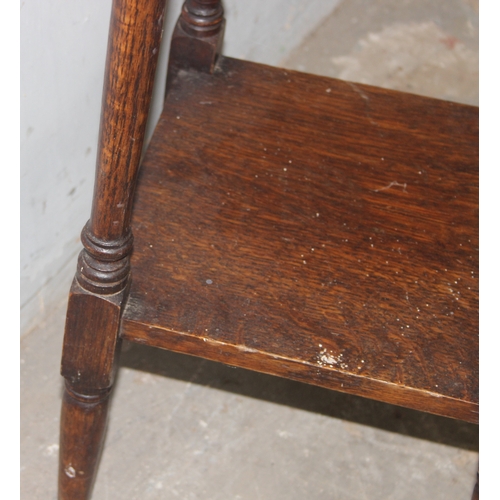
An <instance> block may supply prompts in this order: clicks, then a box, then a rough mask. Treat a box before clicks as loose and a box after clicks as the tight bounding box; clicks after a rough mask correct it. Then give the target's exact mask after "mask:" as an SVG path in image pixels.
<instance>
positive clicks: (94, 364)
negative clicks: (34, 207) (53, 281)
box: [59, 250, 127, 500]
mask: <svg viewBox="0 0 500 500" xmlns="http://www.w3.org/2000/svg"><path fill="white" fill-rule="evenodd" d="M85 253H86V250H84V251H83V252H82V254H83V256H85ZM79 268H80V269H82V268H85V264H84V263H82V255H81V256H80V261H79ZM115 277H116V275H115ZM79 278H81V276H78V275H77V278H75V280H74V282H73V285H72V287H71V292H70V296H69V303H68V313H67V316H66V329H65V334H64V346H63V355H62V364H61V373H62V375H63V376H64V377H65V379H66V388H65V391H64V397H63V402H62V410H61V431H60V445H59V500H88V499H89V498H90V494H91V490H92V486H93V483H94V479H95V476H96V471H97V465H98V462H99V456H100V453H101V449H102V445H103V441H104V434H105V429H106V420H107V413H108V405H109V397H110V393H111V388H112V386H113V381H114V378H115V373H116V369H117V361H118V353H119V350H120V344H121V343H120V339H119V337H118V331H119V325H120V316H121V310H122V308H123V304H124V300H125V298H126V294H127V287H125V288H124V289H123V290H121V291H119V292H117V293H115V294H113V295H109V296H103V295H98V294H96V293H93V292H90V291H88V290H85V289H83V288H82V287H81V286H80V284H79Z"/></svg>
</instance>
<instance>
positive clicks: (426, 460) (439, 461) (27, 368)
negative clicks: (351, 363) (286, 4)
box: [21, 0, 478, 500]
mask: <svg viewBox="0 0 500 500" xmlns="http://www.w3.org/2000/svg"><path fill="white" fill-rule="evenodd" d="M438 4H439V5H438ZM477 5H478V3H477V1H475V0H469V1H466V0H446V1H444V0H443V1H442V2H431V1H427V0H412V1H410V0H378V1H377V0H345V1H344V2H343V3H342V4H341V5H340V6H339V7H338V8H337V9H336V11H335V12H334V13H333V14H332V15H331V16H330V17H329V18H327V19H326V20H325V22H324V23H323V24H322V25H321V26H320V27H319V28H318V29H317V30H316V31H315V32H314V33H313V34H311V36H310V37H309V38H308V39H307V40H306V41H305V42H304V43H303V44H302V45H301V46H300V47H299V48H298V49H297V50H296V51H295V52H294V53H293V54H292V55H291V56H290V57H289V59H288V60H287V61H284V62H283V65H284V66H285V67H288V68H295V69H301V70H305V71H309V72H314V73H319V74H325V75H329V76H336V77H341V78H348V79H351V80H354V81H360V82H365V83H372V84H375V85H381V86H387V87H393V88H398V89H401V90H407V91H411V92H414V93H421V94H425V95H431V96H434V97H441V98H448V99H452V100H457V101H461V102H466V103H471V104H477V95H478V91H477V83H478V82H477V70H478V68H477V61H478V55H477V49H478V42H477V40H478V19H477ZM325 41H326V42H325ZM73 269H74V266H73V265H71V266H69V267H68V269H67V271H65V274H64V276H65V278H61V279H60V280H59V283H63V285H64V288H65V289H66V290H67V289H69V284H70V281H71V276H72V274H73ZM65 303H66V299H65V298H64V299H62V300H61V302H60V305H59V307H57V308H56V309H55V310H53V311H48V312H47V314H46V316H45V317H43V318H41V319H40V324H39V325H38V327H37V328H36V329H35V330H33V331H32V332H31V333H30V334H29V335H27V336H25V337H24V338H23V340H22V344H21V356H22V359H21V413H22V417H21V498H22V499H23V500H37V499H40V500H42V499H43V500H54V499H55V498H56V474H57V455H58V444H57V443H58V422H59V408H60V401H61V394H62V380H61V378H60V377H59V374H58V371H59V360H60V348H61V344H62V333H63V326H64V314H65ZM477 461H478V428H477V426H474V425H469V424H465V423H462V422H458V421H455V420H450V419H445V418H440V417H435V416H432V415H426V414H422V413H419V412H415V411H411V410H405V409H403V408H398V407H395V406H391V405H387V404H381V403H377V402H374V401H370V400H366V399H363V398H358V397H354V396H347V395H343V394H339V393H334V392H331V391H326V390H323V389H319V388H316V387H312V386H306V385H303V384H299V383H296V382H290V381H286V380H283V379H278V378H275V377H270V376H265V375H261V374H256V373H251V372H248V371H246V370H241V369H233V368H229V367H225V366H223V365H219V364H215V363H212V362H209V361H204V360H200V359H197V358H192V357H189V356H184V355H179V354H174V353H169V352H162V351H159V350H155V349H150V348H146V347H144V346H139V345H132V344H128V343H126V344H125V345H124V346H123V352H122V357H121V369H120V372H119V377H118V381H117V385H116V389H115V392H114V398H113V401H112V407H111V413H110V422H109V427H108V432H107V437H106V444H105V449H104V453H103V458H102V461H101V465H100V470H99V475H98V478H97V482H96V485H95V490H94V496H93V498H94V500H108V499H109V500H114V499H122V500H139V499H141V500H142V499H144V500H146V499H147V500H149V499H151V500H156V499H158V500H159V499H162V500H170V499H186V500H188V499H193V500H194V499H196V500H201V499H203V500H228V499H234V500H236V499H241V500H279V499H287V500H316V499H317V500H319V499H325V500H326V499H328V500H336V499H339V500H362V499H367V500H396V499H397V500H403V499H404V500H420V499H422V500H428V499H433V500H439V499H442V500H461V499H463V500H465V499H470V496H471V492H472V489H473V484H474V481H475V473H476V469H477Z"/></svg>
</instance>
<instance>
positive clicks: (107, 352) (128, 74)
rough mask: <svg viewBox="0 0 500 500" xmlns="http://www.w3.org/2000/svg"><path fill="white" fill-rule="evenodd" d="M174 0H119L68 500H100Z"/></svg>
mask: <svg viewBox="0 0 500 500" xmlns="http://www.w3.org/2000/svg"><path fill="white" fill-rule="evenodd" d="M164 7H165V1H164V0H114V1H113V6H112V13H111V25H110V32H109V41H108V54H107V61H106V73H105V78H104V93H103V103H102V114H101V126H100V133H99V134H100V135H99V137H100V138H99V148H98V154H97V167H96V179H95V186H94V199H93V205H92V214H91V218H90V221H89V222H88V223H87V225H86V226H85V227H84V229H83V231H82V243H83V245H84V250H83V251H82V252H81V254H80V257H79V259H78V266H77V272H76V276H75V280H74V282H73V285H72V288H71V292H70V297H69V303H68V312H67V318H66V328H65V335H64V345H63V354H62V363H61V374H62V375H63V376H64V377H65V379H66V389H65V395H64V399H63V404H62V410H61V438H60V457H59V460H60V471H59V499H60V500H84V499H87V498H89V497H90V491H91V487H92V484H93V481H94V477H95V473H96V469H97V462H98V457H99V453H100V449H101V447H102V444H103V437H104V429H105V422H106V415H107V408H108V398H109V394H110V391H111V388H112V385H113V379H114V375H115V371H116V366H117V357H118V353H119V347H120V341H119V338H118V330H119V323H120V316H121V313H122V308H123V304H124V301H125V298H126V296H127V292H128V284H129V281H130V280H129V276H130V253H131V250H132V233H131V231H130V215H131V206H132V199H133V193H134V189H135V182H136V177H137V172H138V168H139V161H140V156H141V151H142V147H143V141H144V132H145V126H146V119H147V115H148V111H149V105H150V100H151V93H152V88H153V80H154V74H155V69H156V63H157V59H158V50H159V46H160V39H161V32H162V28H163V11H164Z"/></svg>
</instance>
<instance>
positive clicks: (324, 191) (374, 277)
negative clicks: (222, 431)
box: [121, 57, 478, 422]
mask: <svg viewBox="0 0 500 500" xmlns="http://www.w3.org/2000/svg"><path fill="white" fill-rule="evenodd" d="M477 134H478V110H477V108H474V107H470V106H464V105H459V104H455V103H451V102H444V101H439V100H435V99H428V98H423V97H419V96H414V95H410V94H404V93H399V92H394V91H389V90H383V89H378V88H375V87H370V86H366V85H358V84H352V83H348V82H342V81H339V80H331V79H328V78H323V77H317V76H312V75H305V74H301V73H296V72H292V71H284V70H281V69H276V68H271V67H268V66H264V65H258V64H254V63H249V62H242V61H237V60H233V59H230V58H223V57H220V58H219V62H218V63H217V66H216V68H215V71H214V73H213V75H209V74H205V73H200V72H194V71H181V72H179V74H178V76H177V78H176V80H175V81H174V82H173V85H172V87H171V90H170V92H169V94H168V96H167V102H166V106H165V111H164V113H163V115H162V116H161V118H160V122H159V124H158V127H157V130H156V132H155V135H154V137H153V139H152V142H151V145H150V148H149V151H148V154H147V156H146V158H145V162H144V165H143V168H142V171H141V177H140V181H139V188H138V193H137V198H136V204H135V208H134V216H133V228H134V234H135V238H136V243H135V246H134V253H133V257H132V266H133V269H134V279H133V281H132V286H131V291H130V295H129V298H128V300H127V305H126V308H125V311H124V314H123V319H122V326H121V335H122V336H123V337H124V338H126V339H128V340H130V341H135V342H140V343H145V344H148V345H152V346H157V347H162V348H166V349H171V350H174V351H179V352H184V353H188V354H194V355H197V356H202V357H205V358H209V359H213V360H217V361H221V362H224V363H227V364H231V365H236V366H242V367H245V368H249V369H252V370H257V371H262V372H266V373H271V374H274V375H279V376H283V377H288V378H292V379H295V380H300V381H303V382H307V383H312V384H317V385H320V386H324V387H328V388H330V389H335V390H339V391H343V392H348V393H352V394H357V395H361V396H365V397H369V398H373V399H377V400H381V401H385V402H388V403H393V404H397V405H402V406H406V407H409V408H415V409H418V410H422V411H426V412H431V413H436V414H439V415H444V416H448V417H453V418H459V419H463V420H466V421H469V422H477V420H478V220H477V217H478V137H477Z"/></svg>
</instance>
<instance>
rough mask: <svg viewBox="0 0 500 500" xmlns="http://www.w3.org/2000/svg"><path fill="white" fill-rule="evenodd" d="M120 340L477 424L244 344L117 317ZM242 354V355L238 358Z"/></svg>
mask: <svg viewBox="0 0 500 500" xmlns="http://www.w3.org/2000/svg"><path fill="white" fill-rule="evenodd" d="M120 336H121V338H123V339H125V340H127V341H129V342H134V343H137V344H141V345H148V346H151V347H157V348H160V349H165V350H169V351H174V352H178V353H182V354H189V355H191V356H197V357H200V358H204V359H208V360H210V361H216V362H220V363H224V364H226V365H229V366H237V367H239V368H245V369H249V370H251V371H257V372H261V373H265V374H268V375H274V376H278V377H284V378H287V379H291V380H295V381H298V382H302V383H306V384H311V385H317V386H319V387H324V388H326V389H330V390H334V391H338V392H344V393H347V394H353V395H355V396H361V397H366V398H368V399H374V400H376V401H381V402H383V403H388V404H393V405H397V406H402V407H405V408H410V409H413V410H418V411H423V412H426V413H432V414H435V415H438V416H442V417H449V418H454V419H458V420H463V421H465V422H469V423H473V424H478V423H479V404H476V403H472V402H468V401H463V400H459V399H455V398H451V397H449V396H443V395H442V394H439V393H436V392H430V391H425V390H418V389H414V388H412V387H408V386H404V385H397V384H394V383H391V382H384V381H381V380H375V379H372V378H368V377H364V376H362V375H356V374H354V373H349V372H344V371H342V370H338V369H335V368H332V367H327V366H322V365H319V364H312V363H306V362H304V361H300V360H296V359H291V358H287V357H282V356H279V355H276V354H271V353H268V352H264V351H258V350H256V349H251V348H248V347H246V346H244V345H235V344H229V343H224V342H221V341H218V340H214V339H211V338H206V337H200V336H198V335H194V334H190V333H184V332H177V331H174V330H171V329H168V328H164V327H161V326H158V325H147V324H143V323H139V322H137V321H134V320H128V319H127V318H126V312H125V314H124V316H123V317H122V322H121V328H120ZM242 352H245V353H246V355H245V356H242V355H241V353H242Z"/></svg>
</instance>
